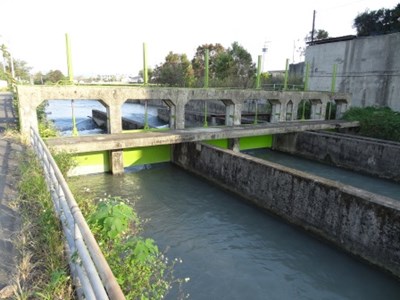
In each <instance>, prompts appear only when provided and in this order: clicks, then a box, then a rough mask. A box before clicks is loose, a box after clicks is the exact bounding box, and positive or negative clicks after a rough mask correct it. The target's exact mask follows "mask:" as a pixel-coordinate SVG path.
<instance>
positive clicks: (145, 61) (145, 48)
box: [143, 43, 149, 85]
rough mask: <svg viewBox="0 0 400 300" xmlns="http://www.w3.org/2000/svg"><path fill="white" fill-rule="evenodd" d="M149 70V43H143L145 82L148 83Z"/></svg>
mask: <svg viewBox="0 0 400 300" xmlns="http://www.w3.org/2000/svg"><path fill="white" fill-rule="evenodd" d="M148 76H149V75H148V70H147V45H146V43H143V83H144V85H147V83H148V81H149V78H148Z"/></svg>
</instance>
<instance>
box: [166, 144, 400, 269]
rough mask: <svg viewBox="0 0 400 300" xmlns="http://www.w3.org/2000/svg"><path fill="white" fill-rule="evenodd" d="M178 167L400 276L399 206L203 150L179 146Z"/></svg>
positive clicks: (242, 158)
mask: <svg viewBox="0 0 400 300" xmlns="http://www.w3.org/2000/svg"><path fill="white" fill-rule="evenodd" d="M173 161H174V162H175V163H176V164H177V165H179V166H181V167H182V168H184V169H186V170H189V171H191V172H193V173H196V174H198V175H200V176H203V177H205V178H207V179H209V180H211V181H213V182H215V183H217V184H219V185H222V186H223V187H224V188H226V189H228V190H230V191H232V192H235V193H237V194H239V195H241V196H243V197H244V198H246V199H248V200H250V201H251V202H253V203H255V204H256V205H258V206H260V207H262V208H264V209H266V210H268V211H270V212H272V213H274V214H276V215H278V216H280V217H282V218H284V219H286V220H287V221H289V222H290V223H292V224H295V225H298V226H300V227H302V228H304V229H306V230H308V231H310V232H312V233H314V234H316V235H318V236H319V237H322V238H324V239H326V240H328V241H330V242H332V243H334V244H335V245H337V246H339V247H340V248H342V249H344V250H346V251H349V252H350V253H353V254H355V255H357V256H359V257H361V258H363V259H365V260H367V261H369V262H371V263H373V264H375V265H377V266H380V267H382V268H384V269H386V270H388V271H389V272H392V273H393V274H395V275H397V276H400V251H399V250H400V202H398V201H395V200H393V199H390V198H385V197H381V196H378V195H375V194H372V193H369V192H366V191H363V190H359V189H356V188H352V187H350V186H346V185H342V184H338V183H337V182H334V181H330V180H327V179H323V178H320V177H317V176H312V175H309V174H307V173H304V172H300V171H297V170H293V169H290V168H286V167H283V166H280V165H277V164H274V163H271V162H267V161H264V160H261V159H257V158H252V157H249V156H247V155H244V154H240V153H235V152H233V151H230V150H222V149H218V148H215V147H212V146H207V145H204V144H195V143H186V144H180V145H175V146H174V151H173Z"/></svg>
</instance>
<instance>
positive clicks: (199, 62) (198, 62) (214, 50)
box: [192, 43, 226, 79]
mask: <svg viewBox="0 0 400 300" xmlns="http://www.w3.org/2000/svg"><path fill="white" fill-rule="evenodd" d="M206 49H208V51H209V60H208V66H209V76H210V77H211V78H215V72H216V58H217V57H218V55H219V54H221V53H223V52H225V51H226V50H225V48H224V47H223V46H222V45H221V44H219V43H217V44H204V45H201V46H198V47H197V50H196V53H195V55H194V57H193V59H192V67H193V71H194V76H195V77H196V78H197V79H203V77H204V70H205V65H204V55H205V52H206Z"/></svg>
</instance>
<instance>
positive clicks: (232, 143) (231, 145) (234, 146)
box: [228, 138, 240, 152]
mask: <svg viewBox="0 0 400 300" xmlns="http://www.w3.org/2000/svg"><path fill="white" fill-rule="evenodd" d="M228 149H229V150H232V151H235V152H240V142H239V138H235V139H228Z"/></svg>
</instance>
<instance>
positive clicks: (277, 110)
mask: <svg viewBox="0 0 400 300" xmlns="http://www.w3.org/2000/svg"><path fill="white" fill-rule="evenodd" d="M268 101H269V102H270V103H271V106H272V108H271V123H274V122H279V121H280V120H281V110H282V109H281V101H280V100H278V99H273V100H268Z"/></svg>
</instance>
